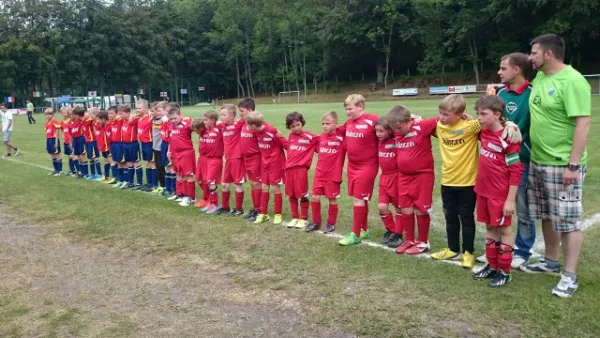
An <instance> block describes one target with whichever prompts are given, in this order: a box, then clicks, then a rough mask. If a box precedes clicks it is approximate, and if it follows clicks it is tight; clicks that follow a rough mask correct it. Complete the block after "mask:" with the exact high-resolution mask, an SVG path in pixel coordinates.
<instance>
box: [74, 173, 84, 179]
mask: <svg viewBox="0 0 600 338" xmlns="http://www.w3.org/2000/svg"><path fill="white" fill-rule="evenodd" d="M75 177H77V178H78V179H80V180H81V179H83V178H84V177H85V176H83V174H77V176H75Z"/></svg>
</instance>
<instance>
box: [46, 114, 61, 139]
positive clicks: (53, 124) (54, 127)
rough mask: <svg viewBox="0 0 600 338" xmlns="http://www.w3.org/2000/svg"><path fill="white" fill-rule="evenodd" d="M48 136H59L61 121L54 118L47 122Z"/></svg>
mask: <svg viewBox="0 0 600 338" xmlns="http://www.w3.org/2000/svg"><path fill="white" fill-rule="evenodd" d="M45 126H46V138H57V137H58V131H59V130H60V123H59V122H58V121H57V120H56V119H55V118H52V119H51V120H50V121H48V122H46V124H45Z"/></svg>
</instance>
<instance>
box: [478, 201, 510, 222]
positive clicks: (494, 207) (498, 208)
mask: <svg viewBox="0 0 600 338" xmlns="http://www.w3.org/2000/svg"><path fill="white" fill-rule="evenodd" d="M504 202H505V201H504V200H496V199H492V198H487V197H483V196H480V195H477V222H480V223H485V224H488V225H491V226H495V227H500V226H511V224H512V217H511V216H508V217H506V216H504V213H503V212H502V209H503V208H504Z"/></svg>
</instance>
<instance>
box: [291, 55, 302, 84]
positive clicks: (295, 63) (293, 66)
mask: <svg viewBox="0 0 600 338" xmlns="http://www.w3.org/2000/svg"><path fill="white" fill-rule="evenodd" d="M293 48H294V49H296V46H295V45H294V46H293ZM290 63H291V64H292V68H293V69H294V80H295V82H296V91H300V82H299V79H298V78H299V76H298V59H297V58H294V53H292V47H290Z"/></svg>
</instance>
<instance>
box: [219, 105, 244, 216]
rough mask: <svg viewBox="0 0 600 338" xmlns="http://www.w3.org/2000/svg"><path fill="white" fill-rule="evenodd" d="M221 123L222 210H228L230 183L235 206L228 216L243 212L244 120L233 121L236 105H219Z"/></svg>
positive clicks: (239, 214)
mask: <svg viewBox="0 0 600 338" xmlns="http://www.w3.org/2000/svg"><path fill="white" fill-rule="evenodd" d="M220 112H221V122H222V123H221V124H219V125H218V127H219V128H220V129H221V132H222V133H223V153H224V155H225V169H224V172H223V185H222V186H221V198H222V201H223V202H222V204H223V209H224V210H229V209H230V208H229V199H230V198H229V197H230V194H231V191H230V189H229V188H230V185H231V184H233V186H234V190H235V208H233V210H231V211H230V212H229V214H228V215H229V216H233V217H237V216H241V215H243V214H244V209H243V203H244V186H243V185H242V184H243V183H244V181H245V180H246V177H245V176H246V171H245V168H244V159H243V157H242V148H241V137H240V132H241V130H242V128H243V126H245V123H244V120H239V121H237V122H236V121H235V115H236V107H235V105H233V104H224V105H222V106H221V109H220Z"/></svg>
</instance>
